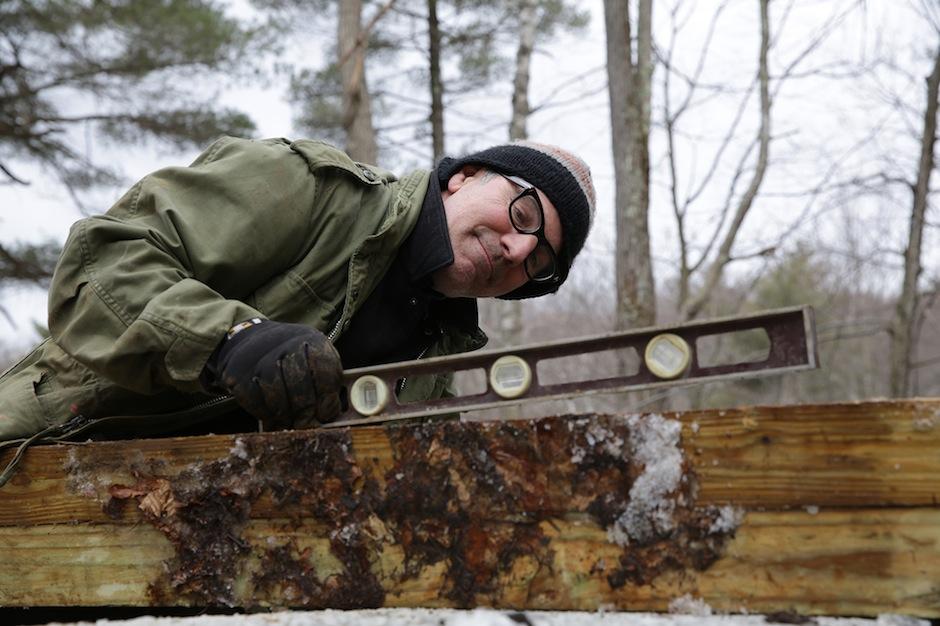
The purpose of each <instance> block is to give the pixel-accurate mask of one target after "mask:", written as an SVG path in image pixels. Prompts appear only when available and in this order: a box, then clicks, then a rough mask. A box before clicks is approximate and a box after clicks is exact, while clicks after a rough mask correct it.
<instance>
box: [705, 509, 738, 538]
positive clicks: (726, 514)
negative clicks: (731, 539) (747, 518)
mask: <svg viewBox="0 0 940 626" xmlns="http://www.w3.org/2000/svg"><path fill="white" fill-rule="evenodd" d="M742 521H744V509H741V508H738V507H734V506H731V505H730V504H729V505H726V506H722V507H718V517H716V518H715V521H714V522H712V525H711V526H709V527H708V534H709V535H717V534H727V533H730V532H732V531H734V530H735V529H737V527H738V526H740V525H741V522H742Z"/></svg>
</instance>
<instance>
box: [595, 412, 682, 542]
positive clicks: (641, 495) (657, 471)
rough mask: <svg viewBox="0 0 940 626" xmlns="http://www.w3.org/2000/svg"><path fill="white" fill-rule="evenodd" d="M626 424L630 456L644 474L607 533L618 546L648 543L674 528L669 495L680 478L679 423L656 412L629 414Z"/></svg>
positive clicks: (680, 426)
mask: <svg viewBox="0 0 940 626" xmlns="http://www.w3.org/2000/svg"><path fill="white" fill-rule="evenodd" d="M627 422H628V424H629V426H630V453H631V455H632V458H633V461H634V462H636V463H640V464H642V465H643V473H642V474H640V475H639V476H638V477H637V479H636V481H634V483H633V485H632V486H631V487H630V501H629V502H628V504H627V508H626V510H625V511H624V512H623V513H622V514H621V515H620V517H619V518H617V521H615V522H614V524H613V526H611V527H610V528H608V530H607V537H608V539H610V541H612V542H614V543H616V544H617V545H620V546H626V545H628V544H629V542H630V541H638V542H643V541H648V540H649V539H652V538H653V536H655V535H657V534H665V533H667V532H669V531H670V530H672V529H673V528H674V527H675V520H674V519H673V513H674V512H675V501H673V500H672V499H671V498H670V497H669V496H670V494H671V493H672V492H674V491H675V490H676V488H678V486H679V480H680V479H681V478H682V451H681V449H680V448H679V434H680V432H681V431H682V424H681V422H679V420H674V419H666V418H664V417H663V416H662V415H658V414H655V413H652V414H650V415H645V416H639V415H631V416H629V417H628V418H627Z"/></svg>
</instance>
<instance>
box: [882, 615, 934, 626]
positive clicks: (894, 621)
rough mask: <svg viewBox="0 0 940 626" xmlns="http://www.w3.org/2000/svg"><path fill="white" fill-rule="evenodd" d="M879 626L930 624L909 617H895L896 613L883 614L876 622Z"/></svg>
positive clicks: (923, 620) (918, 625)
mask: <svg viewBox="0 0 940 626" xmlns="http://www.w3.org/2000/svg"><path fill="white" fill-rule="evenodd" d="M875 624H877V626H929V624H930V622H929V621H927V620H925V619H917V618H916V617H911V616H909V615H895V614H894V613H882V614H881V615H879V616H878V619H877V620H876V621H875Z"/></svg>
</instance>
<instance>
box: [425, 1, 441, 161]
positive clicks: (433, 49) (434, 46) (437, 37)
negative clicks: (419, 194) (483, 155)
mask: <svg viewBox="0 0 940 626" xmlns="http://www.w3.org/2000/svg"><path fill="white" fill-rule="evenodd" d="M428 69H429V71H430V87H431V112H430V119H431V150H432V158H433V161H434V162H435V163H437V162H438V160H440V158H441V157H443V156H444V81H443V79H442V78H441V27H440V24H439V23H438V20H437V0H428Z"/></svg>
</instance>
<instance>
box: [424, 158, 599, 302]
mask: <svg viewBox="0 0 940 626" xmlns="http://www.w3.org/2000/svg"><path fill="white" fill-rule="evenodd" d="M465 165H482V166H485V167H487V168H489V169H492V170H495V171H497V172H500V173H502V174H511V175H514V176H518V177H520V178H522V179H525V180H526V181H528V182H529V183H531V184H532V185H535V186H536V187H538V188H539V189H540V190H541V191H542V193H544V194H545V195H546V196H548V199H549V200H551V201H552V204H554V205H555V208H556V209H557V210H558V217H559V219H560V221H561V232H562V245H561V248H562V249H561V250H560V251H559V254H558V262H559V268H558V280H554V281H546V282H541V283H537V282H534V281H531V280H530V281H529V282H527V283H526V284H524V285H523V286H522V287H519V288H518V289H516V290H514V291H512V292H510V293H508V294H505V295H503V296H500V297H501V298H503V299H506V300H518V299H521V298H533V297H535V296H542V295H545V294H549V293H554V292H556V291H558V288H559V287H560V286H561V284H562V283H563V282H565V279H566V278H568V272H569V271H570V269H571V264H572V263H573V262H574V258H575V257H576V256H577V255H578V253H579V252H580V251H581V248H582V247H583V246H584V240H585V239H587V235H588V231H589V230H590V228H591V222H592V221H593V218H594V205H595V195H594V183H593V181H592V180H591V170H590V168H588V166H587V163H585V162H584V161H582V160H581V159H580V158H578V157H577V156H575V155H574V154H572V153H570V152H568V151H567V150H563V149H562V148H559V147H557V146H551V145H547V144H542V143H535V142H532V141H514V142H512V143H508V144H502V145H499V146H493V147H492V148H487V149H486V150H481V151H480V152H474V153H473V154H468V155H467V156H465V157H461V158H459V159H452V158H450V157H444V158H443V159H441V161H440V163H438V165H437V176H438V179H439V180H440V181H441V188H446V185H447V181H449V180H450V177H451V176H453V175H454V174H456V173H457V172H459V171H460V169H461V168H463V167H464V166H465Z"/></svg>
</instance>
